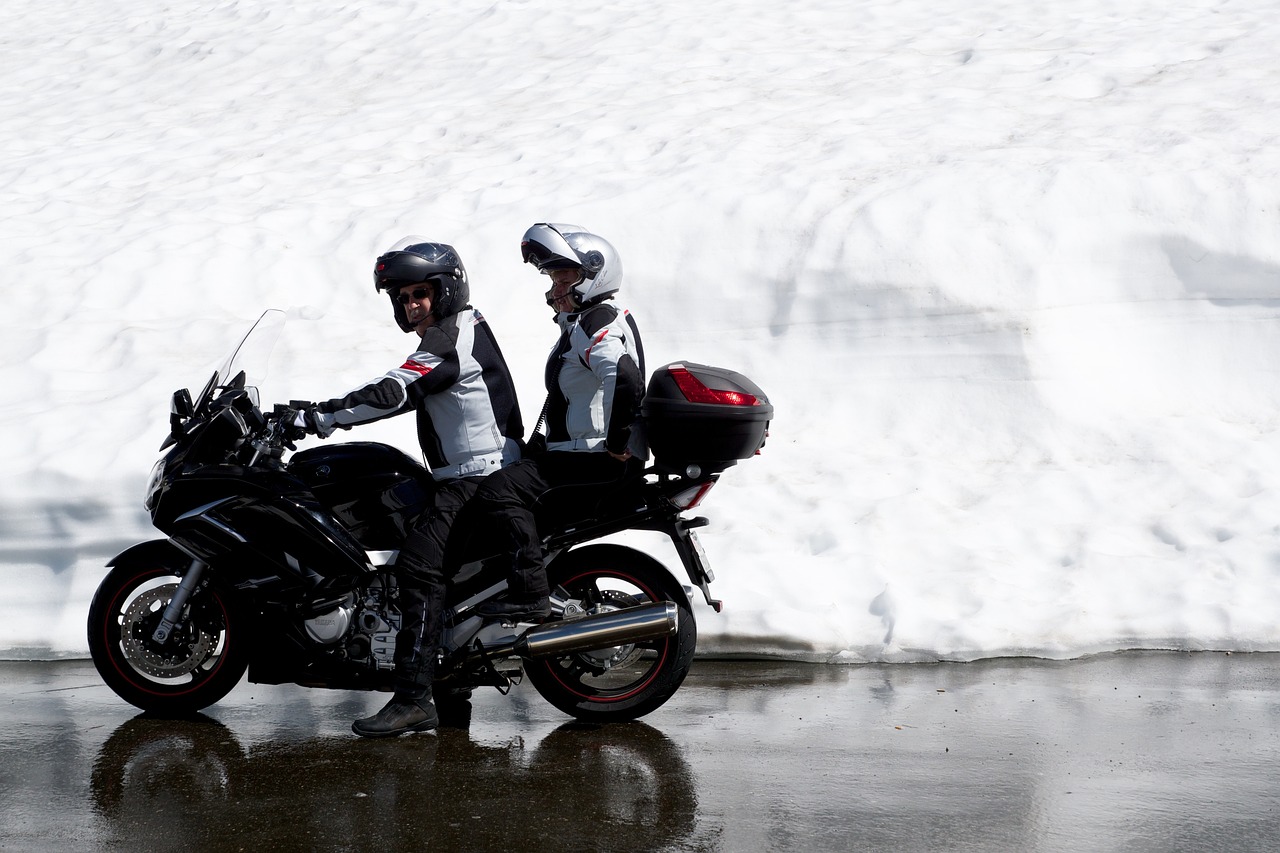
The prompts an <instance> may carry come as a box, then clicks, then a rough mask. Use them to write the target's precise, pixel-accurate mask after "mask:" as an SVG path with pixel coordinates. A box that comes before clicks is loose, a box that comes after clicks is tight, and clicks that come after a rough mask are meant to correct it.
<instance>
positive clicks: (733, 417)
mask: <svg viewBox="0 0 1280 853" xmlns="http://www.w3.org/2000/svg"><path fill="white" fill-rule="evenodd" d="M641 411H642V412H643V414H644V425H645V436H646V438H647V439H648V442H649V448H650V449H651V450H652V451H653V456H654V464H655V465H656V466H657V467H658V469H659V470H661V471H668V472H671V473H685V471H686V469H687V468H688V466H689V465H697V466H698V467H699V468H701V469H702V472H703V473H714V472H718V471H723V470H724V469H725V468H728V467H729V466H730V465H734V464H736V463H737V461H738V460H739V459H748V458H750V457H752V456H754V455H755V454H756V452H757V451H758V450H759V449H760V448H761V447H763V446H764V440H765V437H766V436H767V435H768V429H769V420H770V419H771V418H772V417H773V406H772V405H771V404H770V403H769V398H768V397H766V396H765V395H764V392H763V391H761V390H760V388H759V387H758V386H757V385H756V384H755V383H754V382H752V381H751V380H750V379H748V378H747V377H745V376H743V375H742V374H741V373H735V372H733V371H732V370H726V369H724V368H723V367H708V366H707V365H705V364H694V363H693V362H688V361H685V362H675V363H672V364H668V365H665V366H663V367H660V368H658V369H657V370H655V371H654V373H653V376H652V377H651V378H650V379H649V389H648V393H646V394H645V398H644V403H643V406H642V408H641Z"/></svg>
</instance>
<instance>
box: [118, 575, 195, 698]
mask: <svg viewBox="0 0 1280 853" xmlns="http://www.w3.org/2000/svg"><path fill="white" fill-rule="evenodd" d="M177 590H178V585H177V584H176V583H171V584H165V585H164V586H158V587H155V588H154V589H149V590H147V591H145V592H143V593H141V594H140V595H139V596H138V597H137V598H135V599H134V600H133V601H132V602H130V604H129V606H128V608H126V610H125V612H124V620H123V621H122V622H121V624H120V638H121V646H122V647H123V648H124V654H125V657H126V658H128V660H129V663H131V664H133V666H134V667H136V668H137V669H138V671H139V672H142V673H145V674H146V675H150V676H152V677H154V678H178V677H180V676H183V675H186V674H188V673H190V672H194V671H195V669H196V668H197V667H199V666H200V664H202V663H204V662H205V660H206V659H207V658H208V657H209V651H210V650H211V649H212V648H213V636H212V635H210V634H209V633H208V632H207V631H203V630H201V629H199V628H196V627H195V626H191V625H188V626H187V628H186V630H184V631H182V632H175V633H174V634H173V635H171V636H170V638H169V641H168V642H167V643H165V644H164V645H163V646H159V645H157V644H156V642H155V640H153V639H151V634H152V632H153V631H155V628H156V626H157V625H159V624H160V617H161V615H162V614H163V613H164V608H165V607H166V606H167V605H168V604H169V601H170V599H172V598H173V595H174V593H175V592H177Z"/></svg>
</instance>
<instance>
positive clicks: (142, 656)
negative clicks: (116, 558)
mask: <svg viewBox="0 0 1280 853" xmlns="http://www.w3.org/2000/svg"><path fill="white" fill-rule="evenodd" d="M189 562H190V560H189V559H188V558H185V557H183V556H182V555H181V554H179V553H177V552H176V551H175V552H173V553H172V554H169V553H167V552H165V551H152V552H148V553H146V554H141V555H138V556H137V557H135V558H132V559H126V560H125V561H123V562H122V563H120V564H119V565H117V566H115V567H114V568H113V569H112V570H111V571H110V572H108V573H107V576H106V577H105V578H103V580H102V583H101V584H100V585H99V586H98V591H97V592H96V593H95V594H94V597H93V603H92V604H91V605H90V607H89V653H90V655H91V656H92V658H93V664H94V666H95V667H97V670H98V674H99V675H101V676H102V680H103V681H105V682H106V683H107V686H108V687H110V688H111V689H112V690H114V691H115V692H116V694H117V695H118V696H120V698H121V699H124V700H125V701H126V702H128V703H130V704H131V705H135V706H137V707H138V708H141V709H142V710H144V711H148V712H151V713H152V714H155V715H157V716H167V717H182V716H187V715H190V714H193V713H195V712H196V711H199V710H200V709H201V708H207V707H208V706H210V705H212V704H214V703H215V702H217V701H218V700H220V699H222V698H223V697H224V696H226V695H227V694H228V693H230V692H231V690H232V688H234V687H235V686H236V685H237V684H238V683H239V682H240V678H241V676H243V675H244V672H245V669H246V668H247V667H248V665H249V653H250V648H251V643H250V637H249V631H248V627H249V621H248V616H247V613H246V612H245V609H244V607H243V605H242V604H241V603H240V601H239V599H238V598H237V597H236V596H235V595H234V594H232V593H228V592H224V591H221V590H219V589H217V588H216V587H215V586H214V585H212V584H210V585H208V586H205V587H202V588H201V589H200V590H198V591H197V592H196V593H195V595H193V596H192V598H191V601H190V603H189V605H188V612H187V614H186V616H185V618H184V619H183V622H182V623H181V624H180V625H179V626H177V627H176V628H175V629H174V632H173V634H172V635H171V636H170V638H169V639H168V640H167V641H166V642H165V643H164V644H163V645H161V644H158V643H156V642H155V641H154V640H153V639H152V638H151V635H152V633H153V632H154V630H155V628H156V626H157V625H158V624H159V622H160V619H161V617H162V615H163V613H164V608H165V606H166V605H167V604H168V603H169V600H170V599H171V598H172V597H173V593H174V591H175V590H177V588H178V583H179V581H181V579H182V573H183V571H185V565H186V564H187V563H189ZM180 567H181V568H180Z"/></svg>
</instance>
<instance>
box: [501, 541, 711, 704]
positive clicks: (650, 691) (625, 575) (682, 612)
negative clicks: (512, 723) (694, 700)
mask: <svg viewBox="0 0 1280 853" xmlns="http://www.w3.org/2000/svg"><path fill="white" fill-rule="evenodd" d="M547 578H548V580H549V581H550V583H551V588H552V589H555V588H556V587H557V586H559V587H562V588H563V589H564V590H565V591H566V592H567V593H568V594H569V597H570V598H573V599H579V600H581V601H582V602H583V604H584V606H586V607H587V609H588V612H590V613H600V612H607V611H610V610H617V609H621V608H624V607H633V606H635V605H638V604H646V603H650V602H660V601H670V602H672V603H674V604H675V605H676V607H677V609H678V616H677V627H676V631H675V633H673V634H669V635H667V636H665V637H663V638H662V639H659V640H649V641H645V642H643V643H634V644H629V645H625V646H614V647H611V648H607V649H600V650H596V651H591V652H576V653H573V654H568V655H563V656H560V657H551V658H543V659H539V660H531V661H527V662H526V663H525V674H526V675H527V676H528V678H529V681H530V683H531V684H533V686H534V689H536V690H537V691H538V693H539V694H541V695H542V698H544V699H546V700H547V701H548V702H550V703H551V704H552V705H554V706H555V707H556V708H559V709H560V710H561V711H564V712H565V713H566V714H570V715H572V716H574V717H577V718H578V719H580V720H589V721H592V722H608V721H613V720H633V719H636V718H637V717H642V716H644V715H645V714H648V713H650V712H651V711H653V710H655V709H657V708H659V707H661V706H662V704H663V703H665V702H666V701H667V700H668V699H670V698H671V696H672V695H673V694H674V693H675V692H676V690H677V689H679V687H680V684H681V683H682V682H683V681H684V678H685V676H686V675H688V673H689V668H690V667H691V666H692V665H693V652H694V648H695V647H696V646H697V642H698V628H697V624H696V623H695V622H694V619H693V610H692V608H691V607H690V605H689V599H688V596H686V595H685V592H684V588H683V587H681V586H680V584H679V583H677V582H676V580H675V578H673V577H672V576H671V574H670V573H669V572H668V571H667V570H666V568H665V567H664V566H663V565H662V564H661V563H659V562H658V561H657V560H655V559H653V558H652V557H650V556H648V555H646V554H642V553H641V552H639V551H635V550H633V549H631V548H627V547H625V546H621V545H588V546H586V547H584V548H578V549H575V550H573V551H569V552H568V553H566V554H564V555H562V556H561V557H559V558H558V559H556V560H555V561H554V562H553V563H552V564H551V565H550V566H549V567H548V568H547Z"/></svg>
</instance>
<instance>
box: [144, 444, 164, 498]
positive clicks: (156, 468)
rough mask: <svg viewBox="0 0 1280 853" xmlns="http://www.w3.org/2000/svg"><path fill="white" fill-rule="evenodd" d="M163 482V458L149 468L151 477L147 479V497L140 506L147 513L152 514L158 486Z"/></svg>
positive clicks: (157, 496) (158, 495) (158, 494)
mask: <svg viewBox="0 0 1280 853" xmlns="http://www.w3.org/2000/svg"><path fill="white" fill-rule="evenodd" d="M163 481H164V457H161V458H159V459H157V460H156V464H155V465H152V466H151V476H150V477H148V478H147V496H146V498H144V499H143V501H142V505H143V506H145V507H146V508H147V512H152V511H153V510H155V508H156V500H157V499H158V498H159V497H160V484H161V483H162V482H163Z"/></svg>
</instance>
